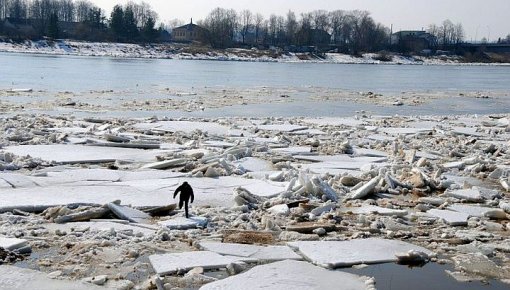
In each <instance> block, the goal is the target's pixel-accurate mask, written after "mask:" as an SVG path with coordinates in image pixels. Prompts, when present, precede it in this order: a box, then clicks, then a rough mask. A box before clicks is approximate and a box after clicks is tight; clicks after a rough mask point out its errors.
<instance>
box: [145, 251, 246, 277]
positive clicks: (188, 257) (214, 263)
mask: <svg viewBox="0 0 510 290" xmlns="http://www.w3.org/2000/svg"><path fill="white" fill-rule="evenodd" d="M245 260H246V258H243V257H234V256H222V255H220V254H217V253H214V252H209V251H197V252H184V253H172V254H164V255H151V256H149V261H150V263H151V265H152V267H153V268H154V271H156V273H157V274H159V275H168V274H172V273H175V272H177V271H180V270H182V271H187V270H190V269H193V268H195V267H202V268H204V270H208V269H218V268H224V267H226V266H227V265H228V264H230V263H231V262H235V261H245Z"/></svg>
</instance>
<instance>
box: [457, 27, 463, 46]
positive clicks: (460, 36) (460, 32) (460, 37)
mask: <svg viewBox="0 0 510 290" xmlns="http://www.w3.org/2000/svg"><path fill="white" fill-rule="evenodd" d="M463 41H464V27H462V24H461V23H457V24H455V44H459V43H461V42H463Z"/></svg>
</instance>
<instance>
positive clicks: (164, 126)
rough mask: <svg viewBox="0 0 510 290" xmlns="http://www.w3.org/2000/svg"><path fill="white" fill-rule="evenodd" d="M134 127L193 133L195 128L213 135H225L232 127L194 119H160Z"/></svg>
mask: <svg viewBox="0 0 510 290" xmlns="http://www.w3.org/2000/svg"><path fill="white" fill-rule="evenodd" d="M133 127H135V128H136V129H139V130H154V131H162V132H177V131H182V132H185V133H191V132H193V131H195V130H200V131H202V132H208V133H209V134H212V135H220V136H225V135H227V133H228V132H229V130H230V128H228V127H226V126H223V125H220V124H217V123H212V122H192V121H160V122H154V123H139V124H135V125H134V126H133Z"/></svg>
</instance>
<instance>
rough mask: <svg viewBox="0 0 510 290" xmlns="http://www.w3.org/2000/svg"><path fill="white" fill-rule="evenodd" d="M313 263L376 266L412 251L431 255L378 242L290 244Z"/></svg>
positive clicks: (399, 244) (406, 245)
mask: <svg viewBox="0 0 510 290" xmlns="http://www.w3.org/2000/svg"><path fill="white" fill-rule="evenodd" d="M287 244H288V245H289V246H290V247H292V248H296V249H297V250H299V252H301V253H302V254H303V255H304V257H305V258H307V259H308V260H310V261H312V263H314V264H316V265H318V266H322V267H325V268H338V267H348V266H351V265H356V264H377V263H387V262H394V261H397V257H396V256H395V255H396V254H398V253H405V252H408V251H410V250H416V251H421V252H424V253H426V254H429V255H430V254H432V252H431V251H429V250H427V249H425V248H423V247H420V246H416V245H413V244H410V243H406V242H402V241H396V240H384V239H377V238H370V239H361V240H350V241H318V242H306V241H305V242H289V243H287Z"/></svg>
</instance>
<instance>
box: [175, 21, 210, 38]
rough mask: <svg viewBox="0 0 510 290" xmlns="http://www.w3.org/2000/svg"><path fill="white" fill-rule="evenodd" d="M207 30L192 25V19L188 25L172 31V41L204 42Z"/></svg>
mask: <svg viewBox="0 0 510 290" xmlns="http://www.w3.org/2000/svg"><path fill="white" fill-rule="evenodd" d="M207 32H208V31H207V29H205V28H203V27H201V26H198V25H196V24H193V19H191V22H190V23H189V24H186V25H183V26H180V27H177V28H174V29H172V40H173V41H175V42H193V41H198V42H204V41H205V40H206V39H207V38H206V37H207Z"/></svg>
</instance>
